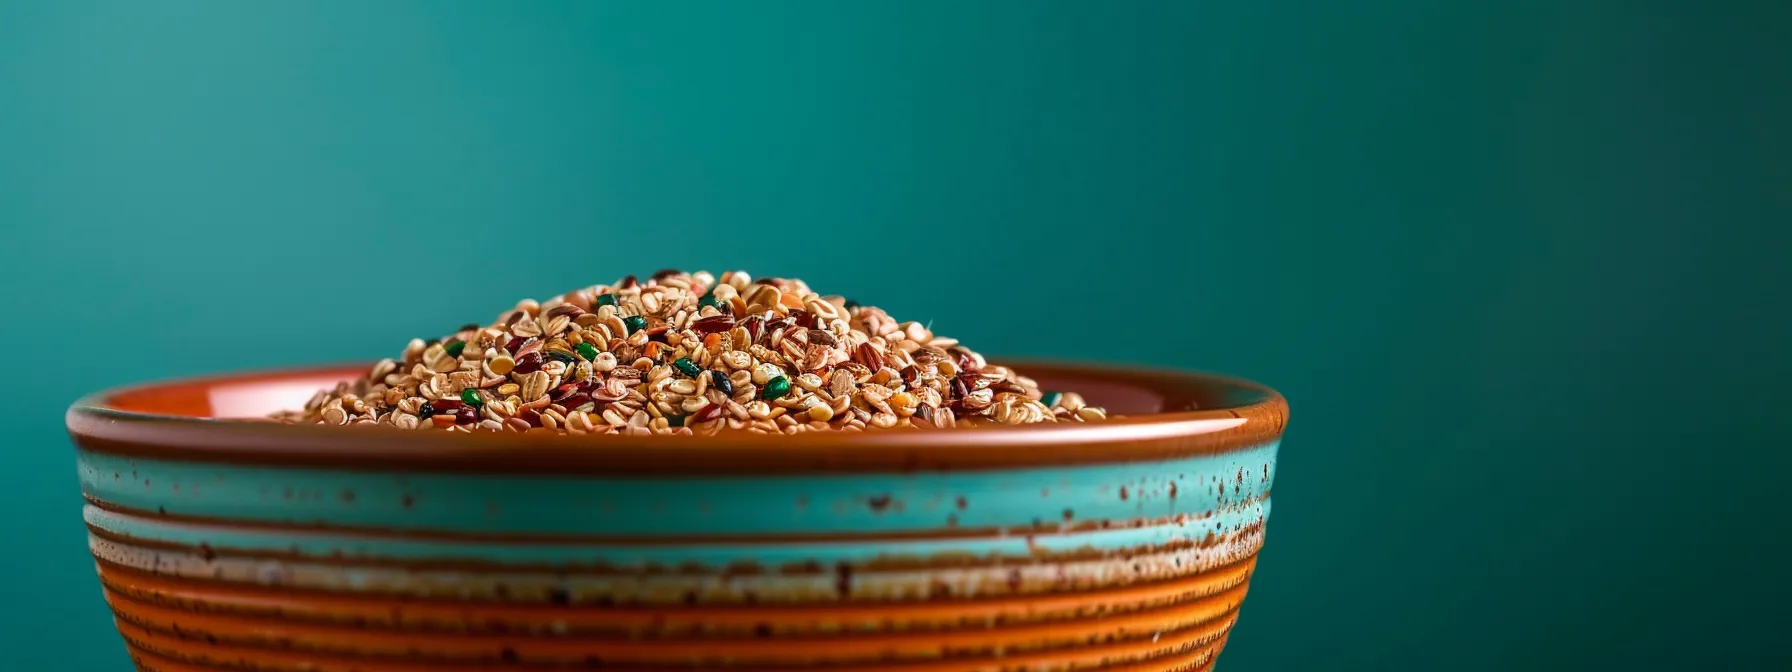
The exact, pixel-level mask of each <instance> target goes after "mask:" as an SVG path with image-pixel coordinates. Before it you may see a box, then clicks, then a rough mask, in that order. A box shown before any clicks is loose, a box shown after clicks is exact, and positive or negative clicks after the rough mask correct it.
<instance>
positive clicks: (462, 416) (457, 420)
mask: <svg viewBox="0 0 1792 672" xmlns="http://www.w3.org/2000/svg"><path fill="white" fill-rule="evenodd" d="M478 421H479V411H475V410H473V409H471V408H463V409H460V410H458V411H455V412H454V424H457V425H471V424H473V423H475V422H478Z"/></svg>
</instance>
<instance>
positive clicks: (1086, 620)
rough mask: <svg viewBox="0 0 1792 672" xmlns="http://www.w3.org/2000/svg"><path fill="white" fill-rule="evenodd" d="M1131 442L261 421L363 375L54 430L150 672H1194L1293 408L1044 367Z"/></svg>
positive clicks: (337, 375) (172, 398)
mask: <svg viewBox="0 0 1792 672" xmlns="http://www.w3.org/2000/svg"><path fill="white" fill-rule="evenodd" d="M1015 366H1016V367H1017V368H1021V367H1024V368H1021V370H1023V371H1026V372H1028V373H1029V374H1030V375H1032V376H1033V377H1034V378H1035V379H1037V380H1038V381H1039V382H1040V384H1041V385H1042V386H1045V387H1046V388H1047V389H1062V390H1075V391H1078V392H1080V393H1081V394H1083V395H1084V396H1085V397H1086V398H1087V399H1089V400H1090V402H1091V403H1094V404H1099V405H1103V406H1106V407H1108V408H1109V409H1110V410H1111V411H1113V412H1115V413H1118V414H1124V415H1125V416H1126V417H1123V418H1117V419H1112V420H1109V421H1105V422H1099V423H1090V424H1084V425H1067V426H1057V427H1025V428H990V429H970V430H950V431H892V432H871V433H850V434H810V435H801V436H795V437H782V436H763V435H739V436H721V437H652V436H649V437H619V436H603V437H578V436H572V437H564V436H551V435H550V436H540V435H523V434H477V435H466V434H457V435H448V434H441V433H436V432H431V431H408V432H407V431H401V430H396V429H383V428H381V429H369V428H341V427H314V426H289V425H281V424H273V423H267V422H254V421H249V419H252V418H257V417H259V416H263V415H264V414H266V413H268V412H271V411H274V410H276V409H280V408H289V407H294V406H297V405H301V404H303V403H304V401H305V400H306V399H307V398H308V397H309V396H310V395H311V394H312V393H313V392H314V391H316V390H317V389H319V388H322V387H327V386H330V385H333V384H334V383H335V382H336V381H339V380H345V379H349V378H352V377H354V376H356V375H359V374H360V373H362V372H363V371H364V369H363V368H362V367H341V368H330V369H318V370H305V371H288V372H275V373H260V374H250V375H237V376H228V377H218V378H210V379H204V380H189V381H181V382H172V383H165V384H155V385H149V386H143V387H136V388H130V389H124V390H118V391H112V392H106V393H101V394H98V395H95V396H93V397H90V398H88V399H85V400H83V401H81V402H79V403H77V404H76V405H75V406H74V407H73V408H71V409H70V410H69V412H68V426H69V431H70V433H71V435H72V436H73V438H74V443H75V445H76V447H77V459H78V462H79V468H80V477H81V487H82V491H83V494H84V495H85V496H86V506H85V511H84V515H85V518H86V522H87V527H88V530H89V534H90V536H89V539H90V545H91V548H92V551H93V557H94V560H95V563H96V565H97V567H98V573H99V578H100V582H101V583H102V584H103V586H104V594H105V599H106V601H107V602H108V604H109V605H110V607H111V609H112V612H113V614H114V615H115V619H116V622H117V625H118V630H119V632H120V633H121V634H122V635H123V637H124V640H125V642H126V643H127V645H128V649H129V651H130V655H131V656H132V658H133V660H134V661H135V663H136V665H137V669H139V670H154V671H156V672H199V671H201V670H257V671H268V672H274V671H278V672H351V671H353V672H453V671H457V670H496V669H503V670H528V669H544V668H546V669H566V668H575V669H599V670H612V669H614V670H646V669H654V670H668V669H715V668H727V669H730V670H735V671H737V672H740V671H771V670H779V671H785V672H789V671H792V670H804V669H811V668H825V669H827V670H830V671H831V672H873V671H877V672H943V671H946V670H951V671H953V672H964V671H971V670H988V671H991V672H994V671H996V670H1004V671H1012V670H1107V671H1110V672H1120V671H1125V672H1144V671H1147V670H1152V671H1156V670H1204V669H1207V668H1208V667H1210V666H1212V665H1213V661H1214V659H1215V657H1216V656H1217V655H1218V654H1219V652H1220V649H1221V647H1222V646H1224V644H1225V641H1226V634H1227V632H1228V631H1229V629H1230V628H1231V627H1232V624H1233V622H1234V620H1235V619H1236V618H1237V616H1238V613H1239V606H1240V604H1241V602H1242V600H1243V599H1244V596H1245V590H1246V587H1247V585H1248V583H1249V580H1250V578H1251V573H1252V570H1253V568H1254V566H1255V562H1256V558H1257V552H1258V549H1259V548H1260V547H1261V545H1262V542H1263V530H1264V521H1265V518H1266V517H1267V516H1268V514H1269V492H1270V483H1271V482H1272V481H1273V480H1274V478H1275V457H1276V448H1277V444H1278V442H1279V440H1280V437H1281V434H1282V428H1283V426H1284V424H1285V422H1286V418H1287V405H1286V403H1285V402H1284V401H1283V400H1282V398H1281V397H1280V396H1279V395H1277V394H1276V393H1275V392H1273V391H1271V390H1269V389H1268V388H1265V387H1262V386H1259V385H1256V384H1252V383H1247V382H1243V381H1238V380H1232V379H1227V378H1219V377H1212V376H1205V375H1197V374H1184V373H1165V372H1161V371H1159V372H1145V371H1131V370H1118V369H1113V368H1108V367H1092V366H1074V365H1054V364H1026V363H1017V364H1015Z"/></svg>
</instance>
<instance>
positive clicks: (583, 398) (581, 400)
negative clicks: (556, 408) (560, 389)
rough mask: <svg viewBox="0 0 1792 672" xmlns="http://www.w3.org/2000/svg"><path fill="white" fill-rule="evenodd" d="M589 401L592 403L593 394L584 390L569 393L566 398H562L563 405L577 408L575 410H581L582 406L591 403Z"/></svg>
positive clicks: (573, 408)
mask: <svg viewBox="0 0 1792 672" xmlns="http://www.w3.org/2000/svg"><path fill="white" fill-rule="evenodd" d="M589 403H591V395H589V394H585V393H584V392H575V393H573V394H570V395H567V397H566V398H565V399H561V400H560V405H561V406H565V407H567V408H569V409H572V410H575V411H576V410H579V407H580V406H584V405H585V404H589Z"/></svg>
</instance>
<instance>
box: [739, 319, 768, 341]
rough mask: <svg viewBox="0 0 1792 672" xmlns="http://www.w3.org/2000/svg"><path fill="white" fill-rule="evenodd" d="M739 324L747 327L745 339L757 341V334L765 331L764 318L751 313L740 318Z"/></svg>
mask: <svg viewBox="0 0 1792 672" xmlns="http://www.w3.org/2000/svg"><path fill="white" fill-rule="evenodd" d="M740 326H743V327H746V328H747V340H749V341H754V342H758V340H759V334H760V333H762V332H764V331H765V318H763V317H760V316H758V315H753V316H751V317H748V318H747V319H744V320H741V322H740Z"/></svg>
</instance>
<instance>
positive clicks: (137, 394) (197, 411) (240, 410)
mask: <svg viewBox="0 0 1792 672" xmlns="http://www.w3.org/2000/svg"><path fill="white" fill-rule="evenodd" d="M1016 368H1018V369H1019V370H1020V371H1021V372H1022V373H1032V374H1035V375H1033V378H1034V379H1035V380H1037V381H1038V382H1039V384H1040V387H1041V388H1042V389H1046V390H1059V391H1068V392H1076V393H1078V394H1081V395H1082V396H1083V398H1084V399H1086V400H1087V401H1088V402H1089V403H1090V404H1091V405H1094V406H1101V407H1103V408H1106V409H1107V410H1108V412H1109V413H1111V414H1113V415H1121V416H1139V415H1151V414H1157V413H1164V412H1174V411H1187V410H1196V409H1205V410H1223V409H1230V408H1239V407H1246V406H1250V405H1253V404H1260V403H1264V402H1265V401H1268V400H1269V398H1270V396H1271V395H1272V394H1273V393H1271V392H1269V391H1268V390H1265V389H1262V388H1259V387H1257V386H1255V385H1251V384H1248V383H1243V382H1242V381H1229V380H1226V379H1222V378H1207V379H1205V380H1206V381H1207V382H1208V383H1209V384H1206V385H1202V386H1199V387H1194V388H1176V387H1171V386H1167V385H1165V384H1164V383H1165V382H1166V381H1165V380H1163V379H1161V378H1153V377H1139V376H1131V377H1128V376H1121V375H1115V374H1117V373H1120V372H1117V371H1108V372H1101V371H1096V370H1090V369H1084V368H1081V367H1074V366H1053V365H1049V364H1047V365H1034V366H1032V367H1025V368H1022V367H1020V366H1017V367H1016ZM365 372H366V368H364V367H349V366H338V367H328V368H321V369H311V370H298V371H282V372H272V373H262V374H249V375H238V376H219V377H208V378H198V379H190V380H181V381H174V382H167V383H158V384H151V385H146V386H139V387H133V388H128V389H123V390H118V391H114V392H109V393H102V394H101V395H98V396H97V397H96V398H94V399H92V400H90V401H89V402H88V403H92V404H93V405H95V406H97V407H101V408H105V409H109V410H114V411H122V412H127V413H134V414H143V415H161V416H175V417H183V418H217V419H258V418H264V417H267V415H268V414H270V413H273V412H276V411H280V410H288V409H296V408H301V407H303V406H304V404H305V402H306V401H307V400H309V399H310V398H311V396H312V395H313V394H316V393H317V391H318V390H321V389H325V388H328V387H331V386H334V385H335V384H336V383H338V382H341V381H344V380H350V379H353V378H356V377H358V376H360V375H363V374H364V373H365Z"/></svg>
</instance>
